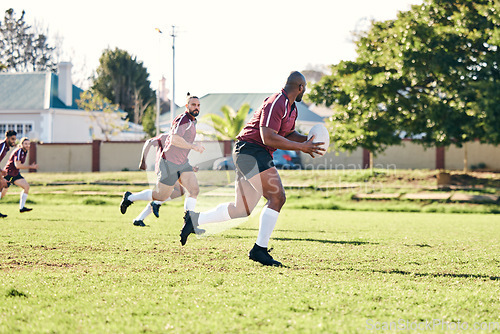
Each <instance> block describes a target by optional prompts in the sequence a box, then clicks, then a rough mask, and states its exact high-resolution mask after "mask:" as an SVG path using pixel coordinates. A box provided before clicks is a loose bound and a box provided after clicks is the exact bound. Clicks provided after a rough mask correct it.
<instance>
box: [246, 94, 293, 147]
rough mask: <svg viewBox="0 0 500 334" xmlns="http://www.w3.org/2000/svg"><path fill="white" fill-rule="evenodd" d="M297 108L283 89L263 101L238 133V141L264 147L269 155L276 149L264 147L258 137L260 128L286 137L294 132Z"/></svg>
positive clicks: (260, 138)
mask: <svg viewBox="0 0 500 334" xmlns="http://www.w3.org/2000/svg"><path fill="white" fill-rule="evenodd" d="M296 119H297V107H296V106H295V102H292V103H290V100H289V99H288V96H287V95H286V92H285V90H284V89H282V90H281V92H279V93H276V94H273V95H271V96H270V97H268V98H266V99H265V100H264V103H263V104H262V106H261V107H260V108H259V109H257V110H256V111H255V112H254V114H253V116H252V118H251V119H250V121H248V123H247V124H246V125H245V127H244V128H243V129H242V130H241V131H240V133H239V134H238V136H236V138H238V140H242V141H246V142H250V143H254V144H257V145H260V146H262V147H264V148H265V149H266V150H267V151H268V152H269V153H270V154H271V155H272V154H273V153H274V151H276V148H274V147H271V146H268V145H265V144H264V141H263V140H262V137H261V136H260V128H261V127H263V126H265V127H268V128H271V129H273V130H275V131H276V132H277V133H278V134H279V135H280V136H283V137H286V136H288V135H289V134H290V133H292V132H293V131H294V130H295V121H296Z"/></svg>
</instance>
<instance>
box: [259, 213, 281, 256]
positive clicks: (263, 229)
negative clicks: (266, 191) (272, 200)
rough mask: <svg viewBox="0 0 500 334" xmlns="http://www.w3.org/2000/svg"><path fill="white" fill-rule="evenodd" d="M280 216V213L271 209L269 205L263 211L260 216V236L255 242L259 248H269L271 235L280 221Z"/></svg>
mask: <svg viewBox="0 0 500 334" xmlns="http://www.w3.org/2000/svg"><path fill="white" fill-rule="evenodd" d="M279 214H280V213H279V212H278V211H275V210H273V209H269V208H268V207H267V205H266V206H265V207H264V208H263V209H262V212H261V214H260V227H259V235H258V236H257V241H256V242H255V243H256V244H257V246H260V247H264V248H267V245H268V244H269V239H270V238H271V233H273V230H274V226H276V222H277V221H278V216H279Z"/></svg>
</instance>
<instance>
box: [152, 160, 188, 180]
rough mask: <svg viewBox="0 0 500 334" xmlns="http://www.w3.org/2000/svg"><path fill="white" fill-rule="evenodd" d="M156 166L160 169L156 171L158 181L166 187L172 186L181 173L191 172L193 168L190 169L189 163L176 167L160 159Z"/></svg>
mask: <svg viewBox="0 0 500 334" xmlns="http://www.w3.org/2000/svg"><path fill="white" fill-rule="evenodd" d="M158 165H159V169H160V170H159V171H158V181H160V182H161V183H163V184H166V185H167V186H173V185H174V184H175V182H177V180H179V178H180V177H181V174H182V173H184V172H192V171H193V167H191V165H190V164H189V162H186V163H183V164H181V165H177V164H174V163H173V162H170V161H168V160H165V159H161V160H160V163H159V164H158Z"/></svg>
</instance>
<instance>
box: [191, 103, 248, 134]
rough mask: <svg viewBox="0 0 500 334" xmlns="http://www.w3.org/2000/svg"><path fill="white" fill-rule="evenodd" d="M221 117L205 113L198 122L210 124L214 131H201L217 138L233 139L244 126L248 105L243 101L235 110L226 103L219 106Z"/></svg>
mask: <svg viewBox="0 0 500 334" xmlns="http://www.w3.org/2000/svg"><path fill="white" fill-rule="evenodd" d="M221 111H222V114H223V117H221V116H219V115H216V114H206V115H204V116H203V117H201V118H200V122H203V123H205V124H208V125H210V126H212V127H213V128H214V130H215V133H207V132H202V133H203V134H204V135H208V136H211V137H214V138H216V139H217V140H234V139H235V138H236V136H237V135H238V133H240V131H241V129H243V127H244V126H245V119H246V117H247V115H248V112H249V111H250V105H249V104H248V103H244V104H242V105H241V106H240V109H238V111H237V112H235V111H234V109H233V108H231V107H230V106H228V105H225V106H223V107H222V108H221Z"/></svg>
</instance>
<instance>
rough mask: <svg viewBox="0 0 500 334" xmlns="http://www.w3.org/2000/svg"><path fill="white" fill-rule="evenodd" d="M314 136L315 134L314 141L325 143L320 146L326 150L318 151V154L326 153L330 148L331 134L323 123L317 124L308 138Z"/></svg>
mask: <svg viewBox="0 0 500 334" xmlns="http://www.w3.org/2000/svg"><path fill="white" fill-rule="evenodd" d="M312 136H314V141H313V143H324V144H322V145H321V146H320V147H321V148H324V149H325V150H324V151H321V153H318V154H317V155H316V156H322V155H324V154H325V153H326V150H327V149H328V146H330V134H329V133H328V130H327V129H326V127H325V126H324V125H323V124H316V125H315V126H313V127H312V128H311V130H310V131H309V134H308V135H307V139H308V140H309V139H310V138H311V137H312ZM316 156H315V158H316Z"/></svg>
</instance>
